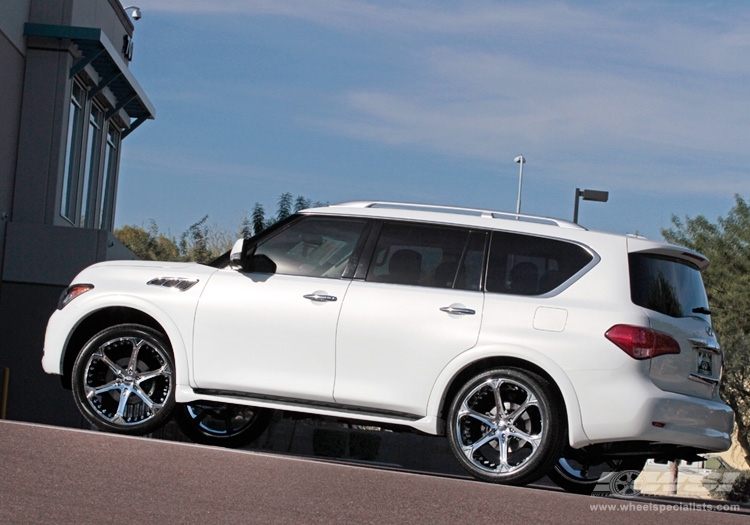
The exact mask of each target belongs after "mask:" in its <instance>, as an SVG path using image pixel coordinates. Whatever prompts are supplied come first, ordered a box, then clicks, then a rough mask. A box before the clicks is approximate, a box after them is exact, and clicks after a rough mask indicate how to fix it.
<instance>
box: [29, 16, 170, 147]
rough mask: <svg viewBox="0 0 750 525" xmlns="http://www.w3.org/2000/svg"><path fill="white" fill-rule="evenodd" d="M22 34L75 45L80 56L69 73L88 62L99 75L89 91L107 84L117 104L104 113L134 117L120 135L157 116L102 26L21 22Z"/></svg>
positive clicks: (71, 75)
mask: <svg viewBox="0 0 750 525" xmlns="http://www.w3.org/2000/svg"><path fill="white" fill-rule="evenodd" d="M24 34H25V35H28V36H39V37H47V38H64V39H68V40H70V41H72V42H73V43H74V44H75V45H76V47H77V48H78V50H79V51H80V52H81V54H82V56H81V58H80V59H79V60H78V61H77V62H76V63H75V64H73V67H72V68H71V69H70V77H71V78H72V77H74V76H75V75H76V74H77V73H78V72H80V71H81V70H82V69H83V68H85V67H86V66H87V65H89V64H91V67H93V68H94V70H95V71H96V73H97V74H98V75H99V78H100V81H99V85H98V86H96V87H95V88H92V94H96V93H98V92H99V91H101V90H102V89H104V88H105V87H108V88H109V89H110V91H112V93H113V94H114V96H115V98H116V99H117V103H116V104H117V105H116V107H115V108H113V109H112V110H110V112H109V113H108V114H107V117H110V116H112V115H113V114H114V113H116V112H117V111H119V110H121V109H122V110H124V111H125V113H127V114H128V116H129V117H130V118H132V119H135V120H134V121H132V122H131V123H130V129H128V130H125V131H124V132H123V135H122V136H123V137H126V136H127V135H128V134H129V133H130V132H131V131H133V130H134V129H135V128H137V127H138V126H140V125H141V124H142V123H143V122H144V121H145V120H147V119H153V118H154V117H155V116H156V109H155V108H154V105H153V104H152V103H151V101H150V100H149V99H148V97H147V96H146V93H145V92H144V91H143V88H142V87H141V86H140V85H139V84H138V82H137V81H136V80H135V77H134V76H133V74H132V73H131V72H130V70H129V69H128V66H127V64H126V63H125V61H124V60H123V59H122V57H121V56H120V53H119V52H118V50H117V49H116V48H115V46H114V45H112V42H110V41H109V38H107V35H105V34H104V31H102V30H101V29H99V28H95V27H74V26H62V25H51V24H30V23H27V24H26V25H25V26H24Z"/></svg>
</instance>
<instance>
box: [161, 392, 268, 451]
mask: <svg viewBox="0 0 750 525" xmlns="http://www.w3.org/2000/svg"><path fill="white" fill-rule="evenodd" d="M272 415H273V410H269V409H267V408H256V407H250V406H243V405H231V404H220V403H212V402H209V401H196V402H194V403H189V404H185V405H179V407H178V408H177V412H176V413H175V420H176V421H177V425H179V427H180V430H182V433H183V434H185V435H186V436H187V437H189V438H190V439H192V440H193V441H195V442H196V443H201V444H203V445H214V446H219V447H229V448H238V447H242V446H245V445H247V444H249V443H251V442H252V441H254V440H256V439H258V437H260V435H261V434H262V433H263V431H264V430H265V429H266V428H267V427H268V425H269V423H270V422H271V416H272Z"/></svg>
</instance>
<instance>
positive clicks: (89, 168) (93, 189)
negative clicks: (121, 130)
mask: <svg viewBox="0 0 750 525" xmlns="http://www.w3.org/2000/svg"><path fill="white" fill-rule="evenodd" d="M103 124H104V112H103V111H102V110H101V109H100V108H99V107H98V106H97V105H96V104H91V110H90V111H89V129H88V139H87V142H86V154H87V155H88V162H86V170H85V172H84V174H83V188H82V192H81V215H80V218H79V222H78V225H80V226H83V227H86V228H94V227H96V225H95V224H94V220H95V219H96V218H97V217H96V215H97V214H96V209H97V205H96V201H97V197H98V196H99V179H100V174H101V172H102V170H101V167H100V163H99V161H100V160H101V153H102V127H103ZM92 210H93V213H90V212H91V211H92Z"/></svg>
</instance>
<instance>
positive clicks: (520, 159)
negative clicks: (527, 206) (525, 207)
mask: <svg viewBox="0 0 750 525" xmlns="http://www.w3.org/2000/svg"><path fill="white" fill-rule="evenodd" d="M513 162H515V163H516V164H520V168H519V169H520V173H519V174H518V202H517V203H516V215H519V214H520V213H521V188H522V187H523V165H524V164H526V159H525V158H524V157H523V155H519V156H518V157H516V158H515V159H513Z"/></svg>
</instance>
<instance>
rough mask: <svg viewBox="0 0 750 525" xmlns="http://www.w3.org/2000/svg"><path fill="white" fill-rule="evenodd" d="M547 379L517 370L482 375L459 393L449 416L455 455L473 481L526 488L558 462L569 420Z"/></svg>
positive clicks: (449, 434) (474, 378)
mask: <svg viewBox="0 0 750 525" xmlns="http://www.w3.org/2000/svg"><path fill="white" fill-rule="evenodd" d="M552 392H553V388H552V386H551V385H550V383H549V382H548V381H547V380H545V379H544V378H542V377H540V376H538V375H536V374H534V373H532V372H528V371H526V370H522V369H517V368H498V369H494V370H489V371H487V372H483V373H481V374H479V375H477V376H475V377H473V378H471V379H470V380H468V381H467V382H466V383H465V384H464V386H463V387H462V388H461V390H459V392H458V394H457V395H456V397H455V398H454V400H453V402H452V403H451V406H450V409H449V412H448V422H447V434H448V440H449V442H450V446H451V450H452V452H453V454H454V455H455V456H456V458H457V459H458V461H459V463H460V464H461V466H462V467H463V468H464V469H466V470H467V471H468V472H469V473H470V474H471V475H472V476H474V477H476V478H478V479H480V480H483V481H489V482H492V483H502V484H506V485H525V484H526V483H531V482H533V481H536V480H538V479H539V478H541V477H543V476H544V475H545V474H546V473H547V471H548V470H549V469H550V468H552V465H553V464H554V463H555V461H556V460H557V458H559V457H560V455H561V453H562V450H563V445H564V440H565V435H566V432H565V424H566V422H565V418H564V417H563V416H562V414H563V412H564V411H563V410H562V408H561V406H560V402H559V401H558V400H557V398H556V397H554V396H553V395H552Z"/></svg>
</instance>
